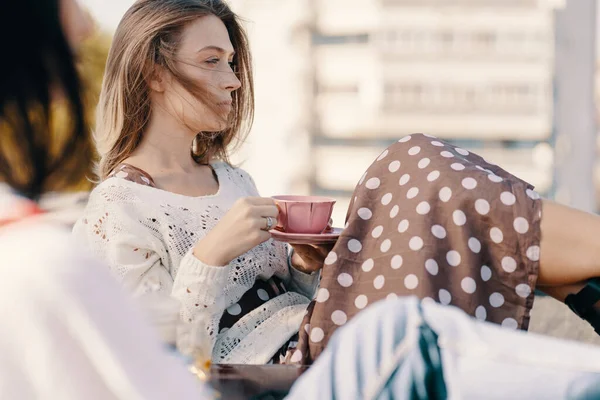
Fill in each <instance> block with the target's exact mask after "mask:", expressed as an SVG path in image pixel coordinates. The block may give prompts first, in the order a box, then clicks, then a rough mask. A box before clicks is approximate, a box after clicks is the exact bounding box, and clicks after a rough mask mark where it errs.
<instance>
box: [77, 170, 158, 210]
mask: <svg viewBox="0 0 600 400" xmlns="http://www.w3.org/2000/svg"><path fill="white" fill-rule="evenodd" d="M147 189H149V187H148V186H142V185H140V184H137V183H135V182H131V181H128V180H126V179H122V178H118V177H116V176H113V177H110V178H107V179H105V180H104V181H102V182H101V183H100V184H99V185H98V186H96V187H95V188H94V189H93V190H92V192H91V193H90V196H89V198H88V208H89V207H90V206H98V205H105V206H111V207H115V206H116V207H119V206H126V205H128V204H135V203H140V202H141V201H143V197H144V190H147Z"/></svg>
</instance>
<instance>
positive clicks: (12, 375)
mask: <svg viewBox="0 0 600 400" xmlns="http://www.w3.org/2000/svg"><path fill="white" fill-rule="evenodd" d="M0 16H2V18H5V20H4V21H1V22H2V23H0V32H1V33H4V34H5V37H10V38H14V40H13V41H10V43H8V44H7V47H6V51H7V52H8V53H10V54H11V55H13V56H14V59H11V60H10V62H5V63H3V64H2V67H0V68H1V69H0V123H1V124H2V125H1V128H0V135H1V136H0V138H1V140H2V146H1V150H2V152H3V154H2V158H0V178H1V180H2V181H3V184H2V188H1V191H0V256H1V257H2V261H3V262H2V267H3V271H2V272H3V279H2V281H0V320H1V321H2V332H1V333H0V355H1V357H0V398H7V399H34V398H35V399H39V398H52V399H113V398H118V399H127V400H129V399H209V398H212V394H211V393H210V392H209V391H208V390H207V388H206V387H205V386H202V385H200V384H198V383H197V382H196V381H194V380H193V378H192V375H191V374H189V373H188V372H187V371H186V370H185V368H184V367H183V365H181V364H180V363H179V361H176V360H175V359H173V358H170V357H169V356H168V355H167V354H166V353H165V352H164V350H163V347H162V346H161V345H160V344H159V341H158V338H157V337H155V334H154V333H153V331H152V330H151V329H150V328H149V327H147V326H146V325H145V323H144V322H143V321H142V319H141V317H140V316H139V315H138V313H137V312H136V310H135V309H134V307H133V306H132V305H131V304H130V303H129V299H128V298H127V296H126V295H124V294H123V293H122V292H121V291H120V290H119V289H118V287H117V285H116V283H115V282H114V280H113V278H112V277H110V276H109V275H108V274H107V272H106V270H105V269H104V268H103V267H102V266H100V265H98V263H97V262H96V261H94V260H92V259H90V258H89V257H87V256H86V255H85V254H83V253H82V252H81V251H80V250H79V249H77V248H75V247H74V244H73V243H72V242H71V241H70V240H69V237H68V233H66V232H65V231H64V228H63V227H62V226H61V225H58V226H55V225H53V224H52V223H51V222H49V221H48V220H45V219H43V218H41V217H42V215H41V214H42V211H41V210H40V209H39V208H38V206H37V205H36V202H35V200H36V199H38V198H39V197H40V195H41V194H42V193H43V192H44V190H45V187H46V185H48V183H49V182H50V181H51V180H52V179H60V180H62V182H63V183H64V184H67V183H68V182H69V180H70V179H76V178H77V177H78V175H79V174H80V173H81V171H85V170H87V168H86V160H87V159H88V157H87V156H88V155H89V145H88V142H87V140H88V139H87V128H86V124H85V121H84V118H83V111H82V105H81V97H80V88H79V86H80V85H79V82H78V78H77V73H76V71H75V67H74V63H73V49H72V48H71V46H76V45H77V43H78V42H79V40H80V39H81V38H82V37H84V36H85V35H86V32H87V30H88V29H89V27H88V26H87V25H86V24H85V23H82V21H85V19H82V14H81V10H80V9H79V7H78V4H77V3H76V2H75V1H74V0H22V1H20V2H10V4H9V2H7V1H2V2H1V3H0ZM22 29H27V33H28V35H19V32H21V30H22ZM9 34H10V35H9ZM57 104H60V105H61V106H64V107H66V109H67V111H68V113H69V115H70V117H71V121H72V122H73V125H72V129H70V130H69V132H70V133H69V135H68V136H67V137H64V138H60V139H59V138H56V137H54V136H53V133H52V131H51V129H50V128H49V127H50V125H51V123H50V121H51V119H52V115H53V114H52V112H53V107H54V106H55V105H57ZM15 165H20V166H24V168H23V169H19V170H16V169H15V168H14V166H15ZM542 350H544V351H546V350H547V354H548V355H547V356H545V355H544V352H543V351H542ZM565 355H569V356H571V357H574V358H576V359H577V360H579V362H578V363H577V364H574V363H573V362H571V363H569V362H565V360H563V359H562V357H561V356H565ZM557 358H558V359H559V362H560V368H557V364H556V359H557ZM598 358H600V352H599V351H598V350H597V349H594V348H593V347H591V346H583V345H576V344H565V343H564V342H560V341H555V340H552V339H543V338H539V337H533V336H532V337H524V334H523V333H520V334H519V333H514V332H507V331H504V330H502V329H501V328H499V327H496V326H493V325H491V324H484V323H475V322H473V321H472V320H471V319H470V318H468V317H467V316H466V315H465V314H464V313H463V312H461V311H460V310H458V309H455V308H450V307H444V306H441V305H436V304H432V303H431V302H430V303H424V304H421V302H419V301H418V300H417V299H416V298H414V297H413V298H404V299H396V300H392V299H390V300H387V301H385V302H380V303H379V304H376V305H373V306H371V307H370V308H369V310H368V311H365V312H363V313H361V314H360V315H359V316H357V317H356V318H355V319H353V321H351V322H350V323H349V324H348V325H347V326H346V327H344V329H342V330H340V331H339V332H336V333H335V334H334V336H333V337H332V340H331V341H330V345H329V346H328V348H327V349H326V350H325V351H324V353H323V354H322V355H321V357H320V359H319V360H318V361H317V362H316V364H315V365H314V366H313V367H312V368H311V369H310V371H309V372H308V373H306V374H305V375H304V376H303V377H302V378H301V379H300V381H299V382H298V383H297V384H296V385H295V386H294V388H293V391H292V393H291V394H290V396H289V398H293V399H306V398H310V399H318V398H323V399H331V398H339V399H347V398H407V399H408V398H410V399H417V398H418V399H426V398H427V399H433V398H440V399H442V398H447V397H448V396H452V397H453V398H482V397H486V395H487V394H489V392H490V389H493V388H494V387H493V386H490V385H491V382H494V381H496V382H497V381H500V382H502V379H510V380H511V382H512V383H513V385H514V388H513V391H514V394H513V395H511V396H510V397H512V398H531V395H532V393H533V394H535V395H539V396H536V397H537V398H548V397H549V396H550V395H556V394H565V395H571V397H572V398H575V397H577V396H579V398H584V397H582V396H584V395H585V396H587V395H588V394H590V393H591V392H590V389H593V384H594V383H596V382H597V381H598V374H594V373H591V372H589V373H582V372H581V371H593V370H594V369H593V363H591V362H588V361H587V360H590V359H593V360H597V359H598ZM473 360H475V361H473ZM442 364H443V365H442ZM507 365H508V366H509V367H508V368H507ZM527 371H529V372H530V373H526V372H527ZM532 374H533V375H534V377H536V378H537V379H533V376H532ZM544 379H546V380H547V382H545V383H544V387H542V386H541V382H542V380H544ZM492 393H493V394H496V395H497V397H498V396H500V397H501V398H505V397H504V396H505V395H506V389H505V388H502V387H499V386H496V388H495V390H492ZM488 398H489V397H488Z"/></svg>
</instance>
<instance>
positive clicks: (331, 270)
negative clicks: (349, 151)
mask: <svg viewBox="0 0 600 400" xmlns="http://www.w3.org/2000/svg"><path fill="white" fill-rule="evenodd" d="M541 209H542V202H541V200H540V198H539V196H538V195H537V193H535V192H534V191H533V188H532V187H531V186H530V185H529V184H527V183H526V182H524V181H522V180H520V179H518V178H516V177H515V176H513V175H511V174H509V173H508V172H506V171H504V170H503V169H501V168H499V167H498V166H496V165H492V164H489V163H487V162H486V161H485V160H484V159H482V158H481V157H479V156H478V155H476V154H473V153H470V152H468V151H466V150H464V149H461V148H458V147H455V146H453V145H450V144H448V143H445V142H443V141H441V140H439V139H436V138H433V137H429V136H426V135H422V134H415V135H411V136H407V137H405V138H403V139H401V140H400V141H398V142H397V143H395V144H394V145H392V146H391V147H389V148H388V149H387V150H385V151H384V152H383V153H382V154H381V155H380V156H379V157H378V158H377V160H376V161H375V162H374V163H373V164H372V165H371V166H370V167H369V169H368V170H367V172H366V173H365V175H364V176H363V177H362V178H361V179H360V182H359V183H358V185H357V187H356V189H355V192H354V196H353V201H352V202H351V204H350V208H349V210H348V214H347V218H346V221H347V227H346V229H345V230H344V231H343V233H342V235H341V236H340V238H339V240H338V242H337V243H336V245H335V246H334V248H333V251H332V252H331V253H330V254H329V255H328V257H327V259H326V261H325V265H324V267H323V271H322V280H321V284H320V288H319V290H318V292H317V296H316V299H315V300H314V301H313V302H312V303H311V304H310V306H309V307H308V313H307V315H306V316H305V318H304V321H303V323H302V326H301V328H300V331H299V337H298V343H297V345H296V349H295V350H294V351H293V352H289V353H288V357H287V358H286V362H287V363H299V364H310V363H312V362H313V360H314V359H315V358H316V357H318V356H319V354H320V353H321V352H322V351H323V349H324V347H325V346H326V345H327V342H328V340H329V338H330V336H331V335H332V334H333V332H335V330H336V329H337V328H339V327H340V326H343V325H344V324H345V323H346V322H347V321H348V320H350V319H351V318H352V317H353V316H354V315H356V314H357V313H358V312H360V311H361V310H363V309H365V308H366V307H368V306H369V304H372V303H374V302H376V301H378V300H381V299H385V298H387V297H395V296H408V295H416V296H418V297H420V298H422V299H425V298H429V299H431V300H433V301H436V302H439V303H442V304H449V305H453V306H456V307H459V308H461V309H462V310H464V311H465V312H467V313H468V314H470V315H472V316H474V317H476V318H478V319H480V320H484V321H489V322H494V323H497V324H501V325H503V326H505V327H507V328H513V329H527V326H528V323H529V312H530V310H531V307H532V305H533V296H534V294H533V290H534V288H535V285H536V280H537V275H538V263H539V257H540V255H539V254H540V248H539V244H540V221H541V212H542V210H541Z"/></svg>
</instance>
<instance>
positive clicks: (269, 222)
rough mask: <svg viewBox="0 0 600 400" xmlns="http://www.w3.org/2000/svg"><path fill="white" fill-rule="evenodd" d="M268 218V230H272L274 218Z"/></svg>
mask: <svg viewBox="0 0 600 400" xmlns="http://www.w3.org/2000/svg"><path fill="white" fill-rule="evenodd" d="M266 218H267V230H268V231H270V230H271V228H272V227H273V218H271V217H266Z"/></svg>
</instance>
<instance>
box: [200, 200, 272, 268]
mask: <svg viewBox="0 0 600 400" xmlns="http://www.w3.org/2000/svg"><path fill="white" fill-rule="evenodd" d="M278 215H279V210H278V208H277V206H276V205H275V202H274V201H273V200H272V199H269V198H265V197H244V198H241V199H239V200H238V201H236V202H235V204H234V205H233V206H232V207H231V209H230V210H229V211H228V212H227V213H226V214H225V215H224V216H223V218H222V219H221V220H220V221H219V222H218V223H217V225H216V226H215V227H214V228H213V229H212V230H211V231H210V232H209V233H208V234H207V235H206V236H205V237H204V238H203V239H201V240H200V241H198V243H196V246H195V247H194V256H195V257H196V258H197V259H199V260H200V261H202V262H204V263H206V264H208V265H215V266H224V265H227V264H229V263H230V262H231V260H233V259H234V258H236V257H238V256H240V255H242V254H244V253H246V252H247V251H248V250H250V249H252V248H254V247H256V246H258V245H259V244H261V243H262V242H265V241H267V240H268V239H269V238H270V237H271V234H270V233H269V231H268V229H267V228H268V226H267V223H268V221H269V218H270V222H271V223H272V227H273V228H274V227H275V226H276V225H277V216H278Z"/></svg>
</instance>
